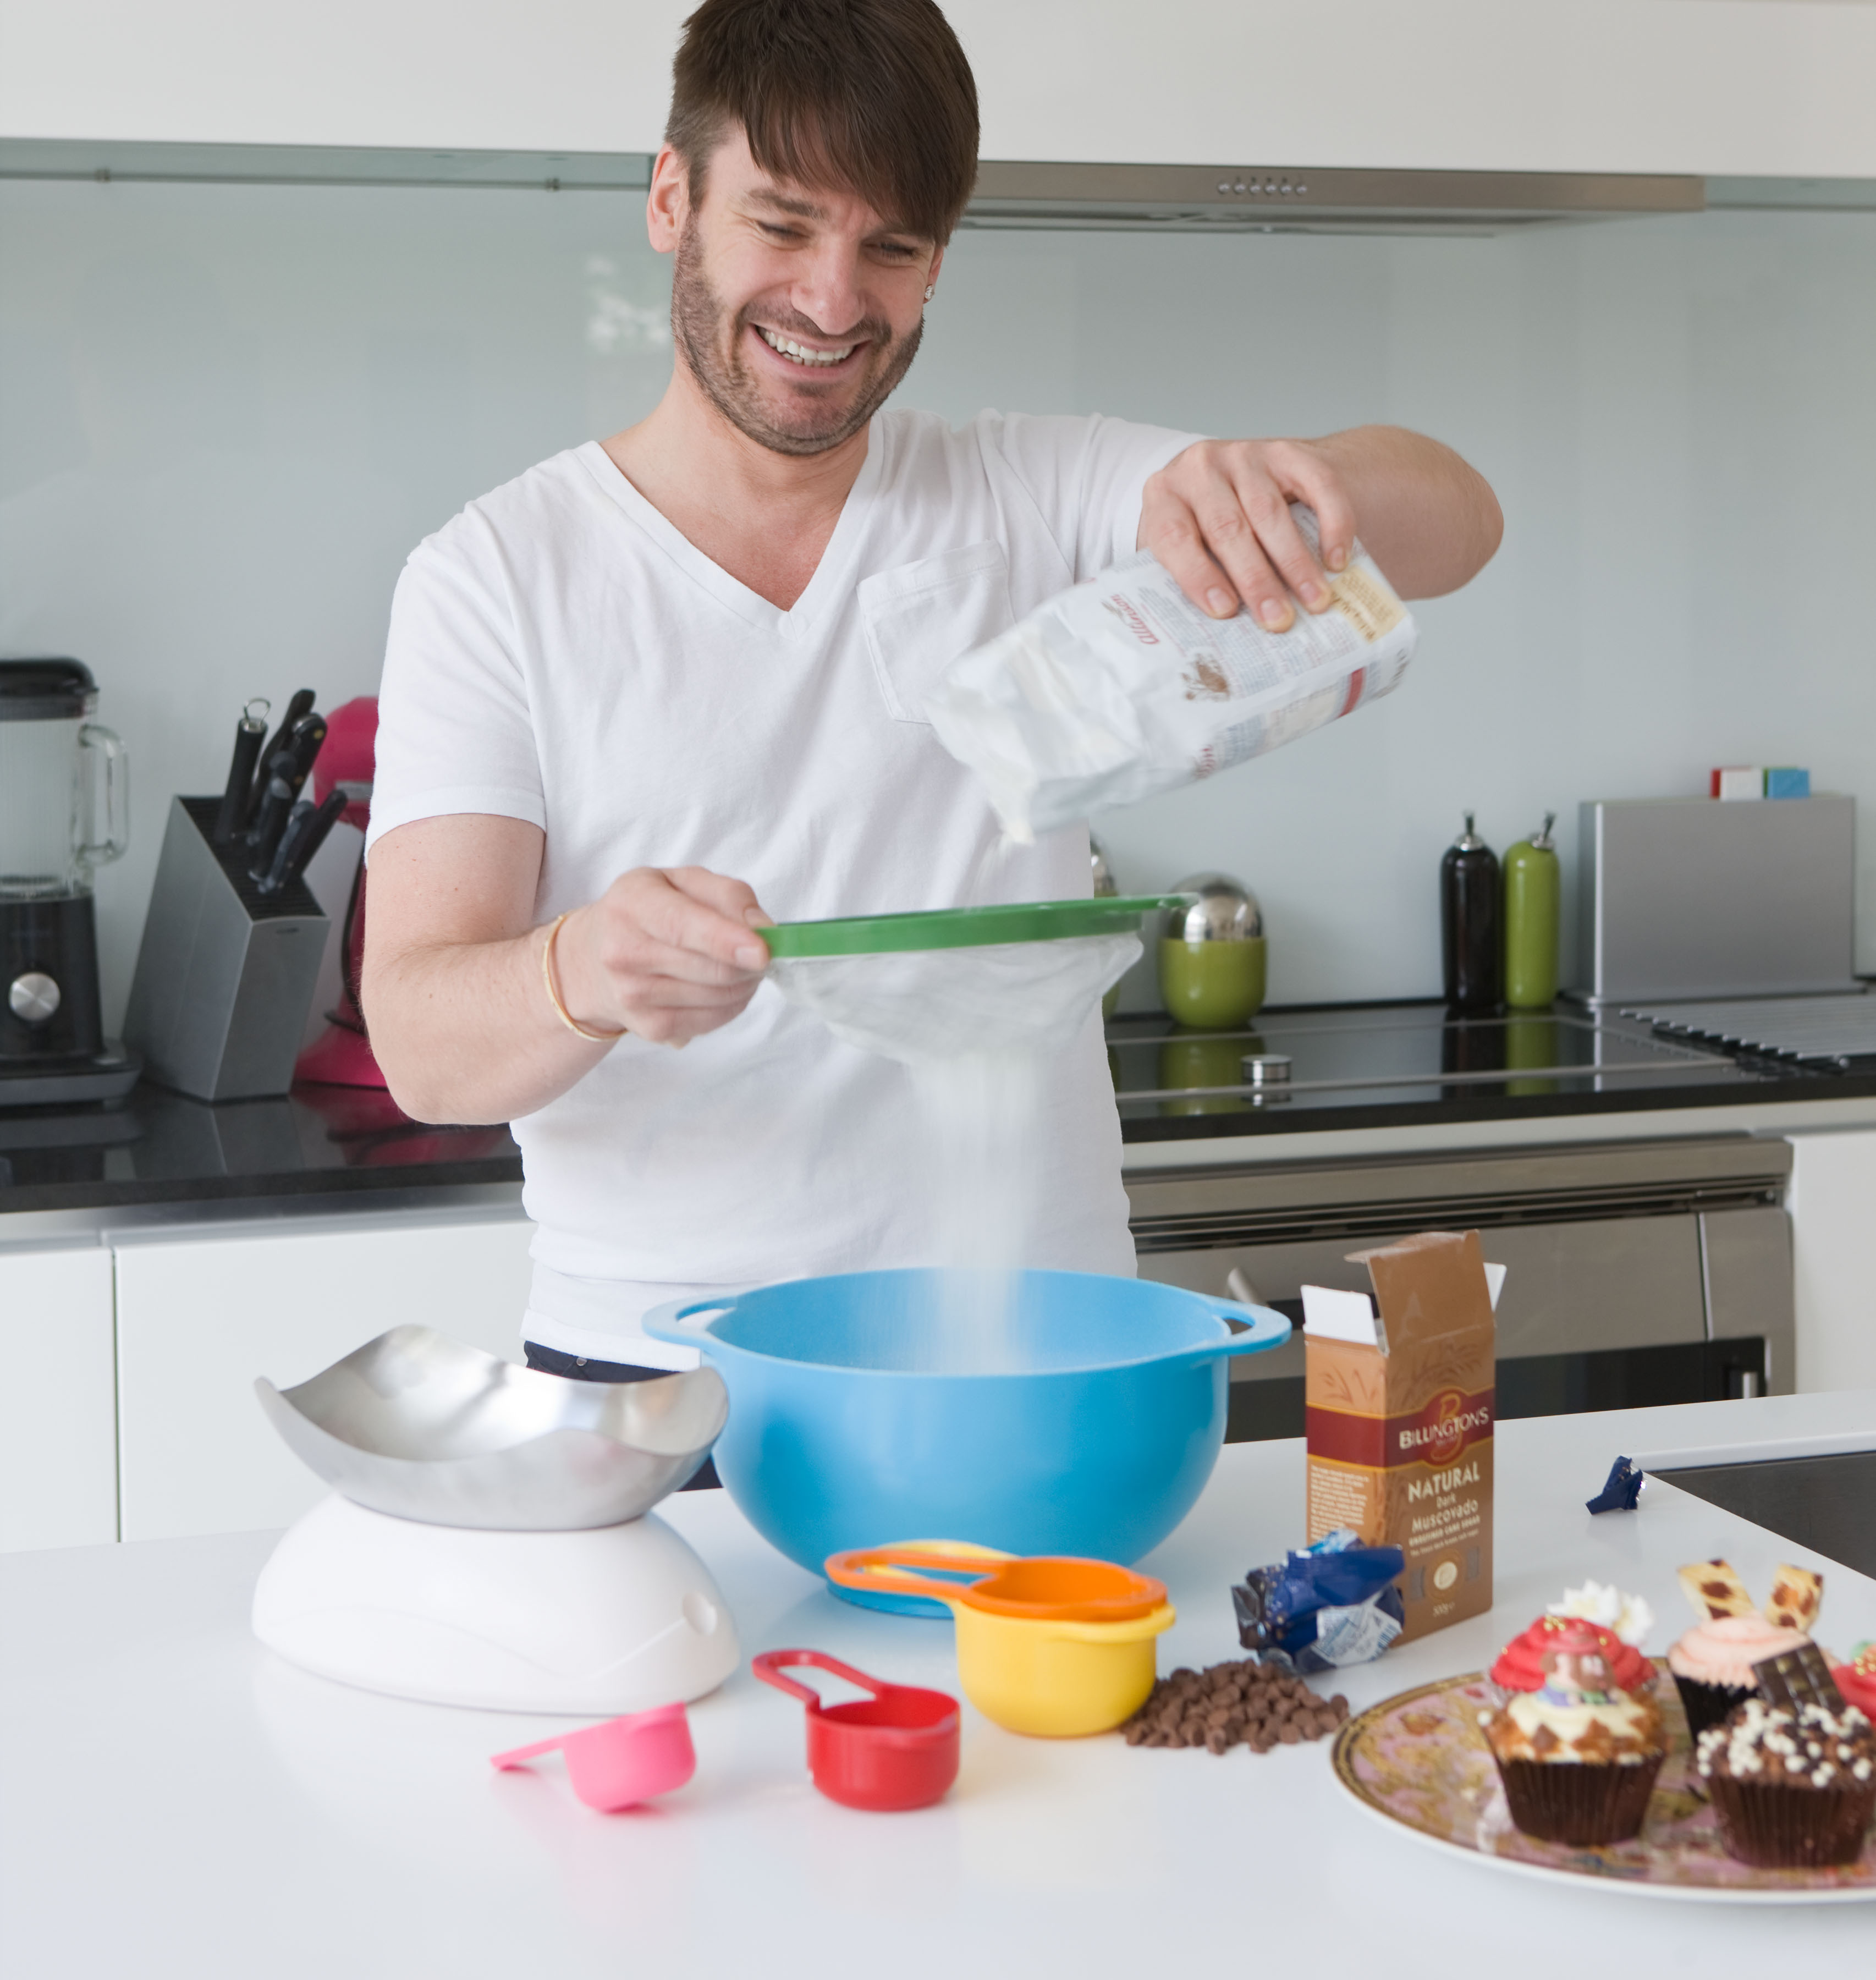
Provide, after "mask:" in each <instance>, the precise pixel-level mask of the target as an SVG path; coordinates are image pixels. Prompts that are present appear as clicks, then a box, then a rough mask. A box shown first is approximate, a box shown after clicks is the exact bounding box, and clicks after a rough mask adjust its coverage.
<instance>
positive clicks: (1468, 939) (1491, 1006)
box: [1439, 812, 1504, 1012]
mask: <svg viewBox="0 0 1876 1980" xmlns="http://www.w3.org/2000/svg"><path fill="white" fill-rule="evenodd" d="M1502 901H1503V895H1502V882H1501V881H1500V879H1499V870H1498V855H1497V854H1496V852H1493V851H1492V849H1491V847H1490V846H1489V845H1486V842H1485V841H1484V840H1483V839H1481V838H1480V837H1479V835H1478V833H1477V832H1475V831H1473V814H1472V813H1471V812H1467V813H1466V829H1465V830H1464V831H1463V832H1462V833H1460V835H1459V837H1458V838H1457V839H1455V840H1454V841H1453V844H1452V845H1449V847H1447V849H1446V857H1445V858H1444V859H1442V860H1441V861H1440V862H1439V948H1440V956H1441V960H1442V962H1443V964H1444V965H1445V969H1446V1002H1447V1005H1449V1007H1450V1008H1452V1009H1453V1010H1455V1011H1466V1012H1486V1011H1496V1009H1497V1008H1498V1007H1499V998H1500V991H1501V985H1502V968H1503V963H1504V945H1503V937H1502V932H1501V930H1502V921H1501V919H1500V916H1501V914H1502Z"/></svg>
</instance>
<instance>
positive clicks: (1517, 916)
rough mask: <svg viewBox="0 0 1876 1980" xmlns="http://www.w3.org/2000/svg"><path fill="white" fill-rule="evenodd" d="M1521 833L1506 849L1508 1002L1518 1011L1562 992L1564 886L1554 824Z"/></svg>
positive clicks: (1551, 820)
mask: <svg viewBox="0 0 1876 1980" xmlns="http://www.w3.org/2000/svg"><path fill="white" fill-rule="evenodd" d="M1556 822H1557V815H1556V812H1554V811H1547V812H1545V814H1544V829H1543V830H1542V832H1532V835H1531V836H1530V837H1529V839H1520V840H1519V842H1518V843H1517V844H1516V845H1514V846H1512V849H1510V851H1509V852H1507V853H1506V855H1505V1002H1506V1003H1507V1004H1508V1005H1510V1007H1511V1008H1512V1009H1513V1010H1514V1011H1531V1010H1537V1009H1541V1008H1542V1007H1543V1006H1544V1005H1546V1004H1549V1002H1551V1001H1552V999H1553V998H1555V997H1556V994H1557V925H1558V915H1559V910H1560V909H1561V905H1562V887H1561V883H1560V880H1559V872H1558V867H1557V847H1556V841H1555V840H1554V839H1552V837H1551V836H1550V828H1551V827H1552V826H1553V825H1555V824H1556Z"/></svg>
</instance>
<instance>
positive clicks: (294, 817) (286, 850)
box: [249, 786, 314, 894]
mask: <svg viewBox="0 0 1876 1980" xmlns="http://www.w3.org/2000/svg"><path fill="white" fill-rule="evenodd" d="M271 788H272V787H271V786H269V789H270V792H271ZM313 812H314V806H313V801H312V799H310V798H302V799H300V801H299V802H297V804H296V805H295V806H294V808H293V809H292V810H291V811H290V812H288V813H287V824H286V829H284V831H283V832H281V836H280V843H279V845H277V846H276V847H275V848H274V857H273V858H272V859H271V860H270V861H269V862H267V868H266V871H265V872H262V871H261V868H260V867H258V866H256V867H254V868H253V869H251V872H250V875H249V877H250V878H251V879H259V881H260V882H261V892H262V893H264V894H277V893H278V892H280V890H281V888H282V887H283V886H284V885H285V884H286V875H287V862H289V861H290V860H291V859H292V858H293V856H294V853H295V852H297V851H298V850H299V845H300V840H301V839H304V837H305V836H306V829H307V826H309V825H310V824H311V823H312V822H313Z"/></svg>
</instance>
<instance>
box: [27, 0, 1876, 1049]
mask: <svg viewBox="0 0 1876 1980" xmlns="http://www.w3.org/2000/svg"><path fill="white" fill-rule="evenodd" d="M1689 4H1690V5H1691V4H1692V0H1689ZM642 241H643V232H642V219H641V217H640V214H639V207H638V202H637V201H636V199H635V198H633V197H631V196H629V195H610V194H546V193H539V194H535V193H510V192H482V191H430V190H416V189H413V190H404V191H390V190H384V189H378V188H374V189H362V190H347V189H338V188H267V187H237V186H197V187H189V186H165V185H131V184H112V185H108V186H106V185H96V184H22V183H18V182H15V183H8V184H0V651H6V652H13V653H18V652H21V651H41V652H46V651H50V652H70V653H76V654H78V656H80V657H81V658H83V659H86V660H88V662H89V663H91V666H93V668H94V669H95V671H96V672H97V673H98V676H99V678H100V679H101V682H102V683H103V684H104V690H105V693H104V702H103V706H102V708H101V719H104V720H105V721H107V722H108V723H111V725H112V726H115V727H116V728H118V729H119V730H120V731H121V733H123V734H124V736H125V739H126V740H127V742H128V743H129V745H130V747H131V752H132V756H133V759H134V779H133V782H134V797H135V802H134V830H135V834H136V841H135V846H134V851H133V852H132V855H131V858H130V859H128V860H127V861H126V862H124V864H123V865H121V866H119V867H118V868H115V869H109V870H108V871H107V872H105V875H103V876H102V880H101V889H100V893H101V903H102V908H103V914H104V925H105V971H106V988H107V1001H108V1004H109V1005H110V1007H111V1010H112V1011H113V1012H115V1011H116V1010H117V1009H118V1008H121V998H122V995H123V993H124V991H125V988H126V987H127V985H128V976H129V971H130V968H131V962H132V961H133V959H134V951H135V944H136V941H137V939H138V932H139V929H140V927H141V915H142V909H143V902H144V899H145V898H146V896H147V894H148V886H149V880H150V876H151V872H152V870H153V868H154V859H155V855H156V850H157V841H158V835H159V832H160V830H161V819H162V816H163V812H164V807H165V805H166V802H167V799H168V794H169V793H170V792H172V791H174V790H177V789H186V790H192V791H205V790H209V789H215V788H217V787H218V786H219V784H220V782H221V777H222V775H223V772H224V767H225V764H226V760H227V748H228V743H229V739H230V736H231V733H232V729H233V725H234V718H235V715H236V713H237V709H238V708H239V706H240V705H241V702H242V701H243V700H244V699H245V698H246V697H247V696H248V695H250V694H252V693H268V694H270V695H271V696H273V697H274V700H275V702H276V704H278V703H280V702H281V701H283V700H284V698H285V696H287V693H290V692H291V689H293V688H294V686H297V685H299V684H300V682H301V680H302V679H304V681H305V682H306V683H307V684H309V685H311V686H315V687H317V689H319V691H320V695H321V696H322V700H323V702H324V704H325V705H327V706H330V705H331V704H333V703H337V701H340V700H341V699H344V698H345V697H346V696H349V695H351V694H354V693H361V692H366V691H368V690H369V689H370V688H371V686H372V685H373V683H374V680H375V677H376V673H377V663H378V656H379V652H380V644H381V641H382V638H383V632H384V618H385V613H386V608H387V602H388V599H389V596H390V587H391V585H392V583H393V581H394V579H395V576H396V574H397V569H398V566H399V564H400V562H401V560H402V558H403V556H404V554H405V553H406V552H407V550H408V549H409V548H410V546H411V545H412V544H413V543H415V542H416V541H417V540H418V539H419V538H420V537H421V536H423V534H424V533H426V532H427V531H428V530H431V529H433V528H435V527H437V525H439V524H440V523H442V522H443V520H446V519H447V517H449V515H450V513H453V510H455V509H456V508H457V507H459V506H460V503H462V502H463V501H464V500H467V498H468V497H471V496H472V495H474V494H476V493H479V492H480V491H481V490H484V489H486V488H487V487H490V486H492V485H493V484H494V483H496V482H498V481H500V480H503V479H504V478H506V477H508V476H510V475H512V474H513V473H516V472H518V471H520V470H521V469H522V468H523V467H526V466H527V465H528V464H529V463H530V462H532V461H533V460H536V459H538V458H540V457H542V456H543V455H545V454H546V453H550V452H552V451H553V450H555V449H556V448H559V447H564V446H567V445H569V444H573V443H575V442H577V441H579V440H582V439H584V438H586V437H589V436H590V435H595V434H605V433H606V432H608V431H609V430H613V429H614V428H616V427H618V426H619V425H621V424H624V423H625V422H626V421H627V420H630V419H631V418H633V417H635V416H636V415H637V414H639V413H641V412H642V411H643V410H645V409H646V407H649V405H650V404H652V401H653V400H654V399H655V397H656V394H657V392H658V390H659V388H660V386H661V384H662V380H663V377H664V376H665V374H666V369H667V367H668V364H669V343H668V334H667V332H666V328H665V324H664V309H665V303H666V294H667V291H666V276H665V270H664V267H663V264H662V263H661V262H659V261H657V260H656V258H655V257H652V256H651V255H650V254H649V251H647V250H646V248H644V246H643V245H642ZM1871 350H1876V216H1872V215H1868V214H1831V215H1821V214H1820V215H1808V214H1705V215H1701V216H1692V217H1688V218H1675V219H1668V220H1651V221H1629V222H1624V223H1621V224H1605V225H1597V226H1589V227H1578V228H1557V229H1548V230H1544V231H1539V232H1534V233H1531V234H1526V235H1523V236H1519V237H1513V236H1506V237H1501V238H1496V239H1492V240H1471V241H1450V240H1449V241H1400V240H1384V239H1359V240H1329V239H1320V238H1316V239H1295V238H1263V237H1258V238H1230V239H1221V240H1199V239H1194V238H1190V237H1174V238H1164V239H1160V238H1146V237H1144V236H1141V235H1081V234H1076V235H1071V234H965V235H962V236H961V237H960V238H959V239H958V241H957V242H956V243H955V245H954V248H953V251H952V254H951V260H950V261H949V262H948V264H947V268H946V272H945V279H944V281H943V284H942V286H941V292H940V294H939V297H938V301H937V303H936V304H935V306H934V311H933V314H932V319H931V331H930V334H929V335H928V340H927V344H926V347H925V351H924V353H923V354H921V357H920V359H919V360H918V365H917V366H916V367H915V369H914V370H913V372H912V374H911V378H910V380H908V385H907V387H906V388H905V397H906V398H907V399H908V400H910V401H911V402H912V403H915V404H924V405H928V406H931V407H937V408H938V409H939V410H943V411H945V412H946V413H948V414H952V415H955V416H958V417H963V416H965V415H968V414H969V413H971V412H972V411H974V410H976V409H977V408H978V407H981V406H983V405H986V404H994V405H1001V406H1005V407H1024V408H1028V409H1031V410H1038V411H1047V410H1077V409H1087V410H1094V409H1100V410H1106V411H1108V412H1111V413H1115V414H1124V415H1127V416H1131V417H1134V418H1138V419H1144V420H1160V421H1164V422H1165V423H1167V424H1171V425H1180V426H1189V427H1194V428H1196V429H1200V430H1212V431H1226V432H1230V431H1239V432H1253V433H1255V432H1263V433H1282V432H1303V433H1309V432H1317V431H1321V430H1325V429H1326V428H1330V427H1335V426H1337V425H1341V424H1348V423H1350V422H1353V421H1355V420H1367V419H1393V420H1403V421H1405V422H1406V423H1408V424H1413V425H1416V426H1419V427H1424V428H1426V429H1427V430H1430V431H1432V432H1434V433H1437V434H1441V435H1443V437H1446V438H1448V439H1449V440H1452V441H1453V443H1454V444H1456V445H1458V446H1459V447H1461V448H1463V450H1466V452H1467V453H1469V454H1470V455H1471V456H1472V457H1473V458H1474V459H1475V460H1476V461H1477V462H1478V463H1479V465H1480V466H1481V467H1483V469H1484V470H1486V473H1488V474H1489V475H1490V476H1491V477H1492V480H1494V482H1495V483H1496V485H1497V487H1498V488H1499V491H1500V493H1501V495H1502V498H1503V500H1504V503H1505V507H1506V513H1507V514H1508V516H1509V523H1510V527H1509V533H1508V536H1507V539H1506V547H1505V550H1504V552H1503V553H1502V555H1501V556H1500V558H1499V561H1498V563H1496V565H1495V566H1493V568H1492V570H1490V571H1489V573H1487V574H1486V576H1485V577H1484V578H1483V580H1481V581H1480V582H1479V583H1478V584H1476V586H1473V588H1472V590H1469V592H1467V593H1463V594H1462V595H1461V596H1459V597H1456V598H1455V599H1452V600H1444V601H1439V602H1437V603H1433V604H1430V605H1429V606H1426V607H1425V608H1424V610H1423V613H1422V619H1423V646H1422V650H1421V654H1420V657H1419V659H1418V660H1417V661H1416V666H1415V669H1414V671H1413V673H1412V674H1410V676H1409V679H1408V682H1407V683H1406V686H1404V687H1403V689H1402V690H1401V692H1400V693H1398V694H1397V695H1396V696H1394V697H1393V699H1391V700H1390V701H1389V702H1387V703H1383V704H1381V705H1380V706H1377V707H1376V708H1374V709H1371V710H1369V711H1366V712H1364V713H1363V714H1362V715H1360V716H1358V717H1356V718H1355V719H1353V720H1352V721H1350V722H1349V723H1345V724H1342V725H1339V726H1337V727H1336V728H1335V729H1331V730H1329V731H1326V732H1325V733H1323V734H1321V735H1319V736H1315V737H1313V738H1311V739H1308V740H1307V741H1305V742H1303V743H1301V744H1299V745H1298V746H1296V747H1295V748H1294V749H1291V750H1290V751H1287V752H1283V753H1281V754H1280V755H1279V756H1276V757H1273V758H1271V759H1267V761H1266V762H1263V763H1261V764H1259V765H1254V766H1250V767H1249V768H1247V769H1245V770H1243V771H1242V772H1237V773H1234V774H1233V775H1232V776H1228V777H1227V778H1224V779H1220V780H1218V781H1217V782H1215V783H1214V784H1211V785H1210V786H1205V787H1204V788H1201V789H1198V790H1196V791H1193V792H1187V793H1184V794H1181V795H1180V796H1176V797H1174V798H1171V799H1165V800H1162V801H1160V802H1157V803H1155V804H1153V805H1151V806H1143V807H1141V809H1138V810H1137V811H1135V812H1131V813H1128V814H1126V815H1124V816H1117V817H1115V818H1114V819H1111V820H1110V821H1108V822H1107V823H1105V824H1104V826H1103V827H1102V830H1103V833H1104V836H1105V837H1106V838H1107V840H1108V841H1109V843H1110V845H1111V850H1112V852H1113V853H1114V858H1115V862H1116V864H1117V867H1118V869H1119V872H1120V874H1121V879H1122V880H1123V882H1125V883H1126V884H1127V885H1130V886H1131V885H1162V884H1165V883H1168V882H1171V881H1173V880H1174V879H1177V878H1178V877H1179V876H1180V875H1181V874H1182V873H1184V872H1187V871H1188V870H1190V869H1192V868H1194V867H1196V866H1200V865H1223V866H1225V867H1227V868H1229V869H1234V870H1237V871H1238V872H1240V873H1242V874H1243V876H1244V877H1245V878H1246V879H1248V880H1250V882H1251V883H1252V884H1253V885H1254V886H1255V887H1257V889H1258V891H1259V892H1260V894H1261V895H1263V898H1264V901H1265V904H1266V907H1267V912H1268V915H1269V919H1270V925H1271V930H1272V963H1271V980H1272V990H1273V996H1275V997H1277V998H1282V999H1285V1000H1290V1001H1295V1000H1299V999H1303V998H1316V997H1373V996H1382V995H1391V994H1395V993H1422V992H1431V991H1433V990H1434V989H1436V988H1437V965H1436V939H1435V925H1434V922H1435V896H1434V872H1435V869H1436V864H1437V862H1438V859H1439V853H1440V852H1441V850H1442V849H1443V846H1444V845H1445V844H1446V842H1447V841H1448V839H1449V838H1450V837H1451V836H1452V835H1453V832H1455V831H1456V829H1457V826H1458V822H1459V819H1458V813H1459V809H1460V807H1461V806H1465V805H1469V806H1476V807H1477V809H1478V810H1479V817H1480V824H1481V826H1482V828H1483V830H1484V831H1485V832H1486V835H1487V836H1488V838H1489V839H1490V840H1491V841H1492V843H1494V844H1495V845H1499V847H1501V848H1502V846H1503V845H1505V844H1506V842H1509V840H1511V839H1515V838H1516V837H1518V836H1521V835H1522V833H1524V832H1527V831H1529V829H1531V828H1532V826H1534V825H1535V824H1536V822H1537V819H1538V818H1539V815H1540V814H1541V812H1542V811H1543V810H1544V809H1547V808H1555V809H1557V810H1559V812H1562V813H1563V814H1564V823H1565V828H1566V834H1565V838H1564V841H1563V844H1564V852H1565V863H1566V879H1567V877H1568V875H1569V874H1571V873H1572V872H1573V869H1574V865H1575V839H1574V830H1573V824H1574V811H1575V806H1576V803H1577V802H1578V800H1579V799H1582V798H1584V797H1587V796H1641V795H1645V794H1649V793H1654V792H1675V791H1691V790H1694V789H1699V788H1701V787H1702V785H1703V780H1704V776H1705V770H1706V769H1707V767H1708V766H1709V765H1710V764H1712V763H1713V762H1740V761H1747V762H1750V761H1755V760H1762V761H1771V762H1797V763H1807V764H1808V765H1809V766H1811V769H1813V771H1814V772H1815V775H1816V776H1817V778H1818V781H1819V782H1820V783H1821V785H1823V786H1828V787H1829V788H1832V789H1844V790H1849V791H1852V792H1856V793H1857V794H1858V795H1859V796H1862V797H1864V799H1866V801H1867V800H1871V799H1876V779H1872V777H1871V771H1872V769H1876V762H1873V761H1872V750H1873V749H1876V666H1873V665H1872V662H1873V661H1876V621H1873V620H1872V618H1871V615H1870V614H1869V613H1868V611H1867V610H1866V609H1865V608H1864V588H1865V587H1866V586H1867V583H1868V568H1869V556H1870V550H1869V546H1870V544H1871V541H1872V539H1873V538H1876V482H1873V481H1872V480H1871V477H1870V476H1869V474H1868V462H1869V461H1870V460H1872V459H1876V367H1872V365H1871V360H1870V353H1871ZM1872 834H1876V806H1871V807H1870V816H1869V817H1868V819H1866V822H1865V828H1864V855H1865V856H1864V861H1863V870H1864V875H1865V880H1864V895H1865V901H1866V903H1867V904H1868V905H1871V906H1876V837H1873V836H1871V835H1872ZM1740 921H1741V939H1742V940H1747V941H1749V940H1751V939H1752V926H1753V922H1752V903H1751V902H1750V901H1742V902H1741V903H1740ZM1864 924H1865V925H1864V936H1863V940H1862V945H1861V965H1862V966H1863V967H1864V968H1868V969H1871V970H1876V913H1871V912H1866V913H1865V915H1864ZM1566 925H1567V918H1566Z"/></svg>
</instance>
